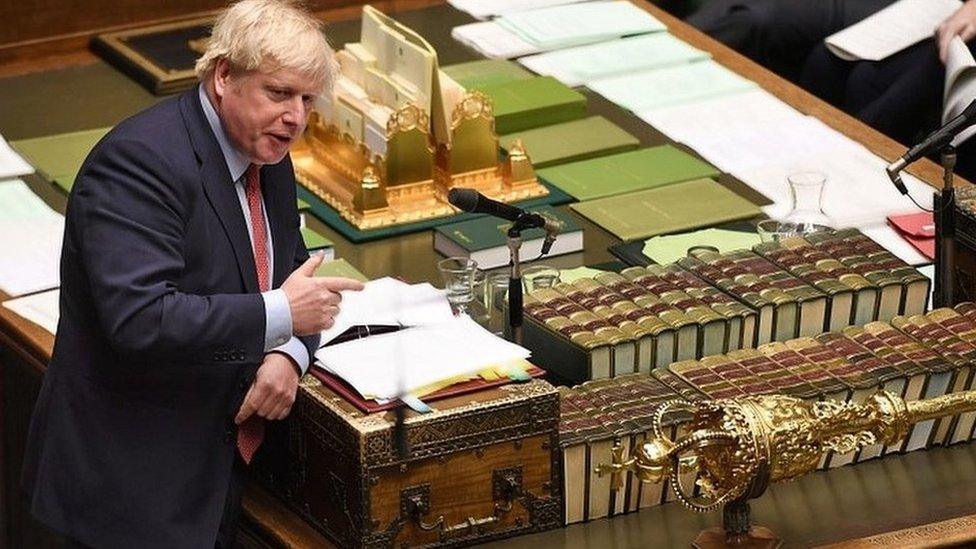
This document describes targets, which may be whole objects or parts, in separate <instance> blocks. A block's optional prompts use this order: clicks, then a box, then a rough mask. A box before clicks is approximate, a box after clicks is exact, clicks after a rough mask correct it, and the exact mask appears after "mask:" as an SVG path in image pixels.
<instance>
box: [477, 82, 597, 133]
mask: <svg viewBox="0 0 976 549" xmlns="http://www.w3.org/2000/svg"><path fill="white" fill-rule="evenodd" d="M481 91H482V92H484V93H485V95H487V96H488V97H490V98H491V101H492V105H493V106H494V113H495V130H496V131H497V132H498V133H500V134H506V133H513V132H518V131H522V130H527V129H529V128H537V127H539V126H548V125H550V124H558V123H560V122H568V121H570V120H576V119H577V118H583V117H584V116H586V96H584V95H583V94H581V93H579V92H578V91H575V90H573V89H572V88H570V87H569V86H567V85H565V84H563V83H562V82H560V81H558V80H556V79H555V78H553V77H551V76H537V77H534V78H529V79H526V80H514V81H511V82H504V83H502V84H495V85H491V86H484V87H483V88H481Z"/></svg>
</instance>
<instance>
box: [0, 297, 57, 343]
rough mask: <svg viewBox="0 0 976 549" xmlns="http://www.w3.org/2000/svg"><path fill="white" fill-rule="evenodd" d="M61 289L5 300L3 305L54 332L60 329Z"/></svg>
mask: <svg viewBox="0 0 976 549" xmlns="http://www.w3.org/2000/svg"><path fill="white" fill-rule="evenodd" d="M60 297H61V290H50V291H47V292H41V293H38V294H33V295H28V296H24V297H18V298H17V299H10V300H7V301H4V302H3V306H4V307H6V308H8V309H10V310H11V311H13V312H15V313H17V314H18V315H20V316H22V317H24V318H26V319H27V320H30V321H31V322H33V323H34V324H37V325H38V326H40V327H42V328H44V329H45V330H47V331H49V332H51V333H52V334H54V333H55V332H57V330H58V316H59V313H60V308H59V307H58V299H59V298H60Z"/></svg>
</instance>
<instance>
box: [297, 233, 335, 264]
mask: <svg viewBox="0 0 976 549" xmlns="http://www.w3.org/2000/svg"><path fill="white" fill-rule="evenodd" d="M301 230H302V240H304V241H305V248H306V249H308V251H309V252H315V251H319V250H321V251H323V252H325V259H326V261H328V260H330V259H332V258H333V257H335V245H334V244H333V243H332V241H331V240H329V239H328V238H326V237H324V236H322V235H321V234H319V233H317V232H315V231H313V230H312V229H309V228H308V227H302V229H301Z"/></svg>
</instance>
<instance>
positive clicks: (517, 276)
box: [507, 214, 535, 345]
mask: <svg viewBox="0 0 976 549" xmlns="http://www.w3.org/2000/svg"><path fill="white" fill-rule="evenodd" d="M532 221H533V219H532V216H531V215H528V214H522V215H520V216H519V217H518V219H516V220H515V222H514V223H512V226H511V227H509V229H508V235H507V236H508V239H507V240H508V253H509V263H508V266H509V274H508V328H509V333H510V334H511V335H512V342H513V343H515V344H516V345H521V344H522V321H523V317H524V308H523V304H522V265H521V262H520V259H519V250H521V248H522V231H524V230H525V229H530V228H532V227H534V226H535V225H533V223H532Z"/></svg>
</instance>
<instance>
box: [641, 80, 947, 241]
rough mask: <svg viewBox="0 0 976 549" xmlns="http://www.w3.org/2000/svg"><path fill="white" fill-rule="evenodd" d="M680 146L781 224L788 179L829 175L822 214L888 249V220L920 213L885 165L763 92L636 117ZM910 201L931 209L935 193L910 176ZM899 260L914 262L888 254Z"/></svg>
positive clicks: (786, 205) (787, 202) (786, 207)
mask: <svg viewBox="0 0 976 549" xmlns="http://www.w3.org/2000/svg"><path fill="white" fill-rule="evenodd" d="M639 115H640V117H641V118H642V119H643V120H645V121H647V122H648V123H650V124H651V125H652V126H654V127H655V128H656V129H658V130H659V131H661V132H662V133H665V134H666V135H668V136H669V137H671V138H672V139H674V140H675V141H679V142H681V143H684V144H686V145H688V146H689V147H691V148H692V149H694V150H695V151H696V152H698V154H700V155H702V157H704V158H705V159H706V160H708V161H709V162H710V163H712V164H713V165H715V166H717V167H718V168H720V169H721V170H723V171H725V172H729V173H732V174H733V175H735V176H736V177H737V178H738V179H740V180H741V181H743V182H744V183H746V184H747V185H749V186H750V187H752V188H753V189H755V190H757V191H759V192H760V193H762V194H763V195H765V196H766V197H767V198H769V199H770V200H771V201H772V202H773V204H772V205H769V206H765V207H764V208H763V211H764V213H766V215H768V216H769V217H771V218H773V219H782V218H783V217H785V216H786V215H787V214H789V212H790V208H791V205H792V201H791V196H790V188H789V184H788V183H787V176H788V175H789V174H790V173H794V172H800V171H818V172H821V173H823V174H824V175H826V177H827V182H826V185H825V187H824V195H823V209H824V211H825V213H826V214H827V215H828V216H829V217H830V219H831V223H832V225H833V226H835V227H837V228H844V227H857V228H860V229H862V230H866V229H870V230H872V231H873V232H872V235H874V236H878V238H880V239H881V240H884V241H885V242H889V243H892V242H895V241H894V240H892V239H890V238H888V235H887V234H886V233H885V231H886V230H887V229H886V228H885V226H884V222H885V217H886V216H888V215H891V214H899V213H912V212H917V211H918V208H917V207H916V206H915V205H914V204H913V203H912V202H911V201H910V200H909V199H908V198H906V197H904V196H902V195H901V194H899V193H898V191H897V190H896V189H895V188H894V186H893V185H892V184H891V181H890V180H889V179H888V177H887V175H886V173H885V170H884V168H885V166H886V163H885V162H884V161H883V160H882V159H880V158H878V157H877V156H875V155H874V154H872V153H871V152H870V151H868V150H867V149H866V148H865V147H864V146H862V145H861V144H860V143H858V142H856V141H853V140H851V139H849V138H848V137H846V136H845V135H843V134H841V133H840V132H837V131H836V130H834V129H832V128H830V127H829V126H827V125H826V124H824V123H823V122H821V121H820V120H818V119H816V118H814V117H810V116H804V115H803V114H801V113H800V112H798V111H796V110H794V109H793V108H792V107H790V106H788V105H786V104H785V103H783V102H782V101H780V100H779V99H777V98H776V97H774V96H772V95H770V94H769V93H767V92H765V91H762V90H755V91H750V92H746V93H741V94H736V95H728V96H724V97H718V98H714V99H710V100H706V101H700V102H696V103H693V104H685V105H679V106H674V107H670V108H667V109H659V110H654V111H647V112H641V113H639ZM904 180H905V182H906V185H907V186H908V188H909V190H910V192H911V193H912V196H913V197H915V199H916V200H918V201H919V202H920V203H922V204H923V205H924V204H931V202H932V189H931V188H930V187H928V186H927V185H925V184H924V183H922V182H921V181H919V180H918V179H916V178H914V177H912V176H910V175H908V174H905V178H904ZM891 248H896V249H892V252H894V253H896V254H897V255H899V256H900V257H903V258H904V257H909V258H913V259H914V257H912V255H911V254H908V253H906V252H905V251H900V250H899V249H900V248H901V246H895V245H894V244H892V246H891V247H890V248H889V249H891Z"/></svg>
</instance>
